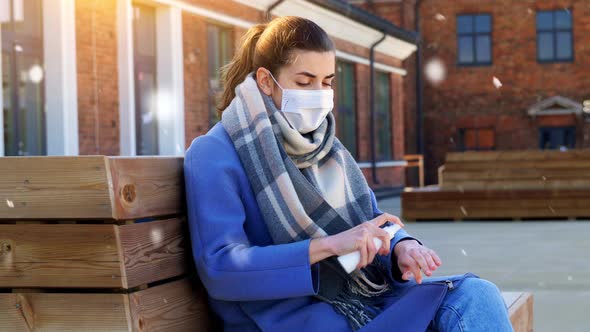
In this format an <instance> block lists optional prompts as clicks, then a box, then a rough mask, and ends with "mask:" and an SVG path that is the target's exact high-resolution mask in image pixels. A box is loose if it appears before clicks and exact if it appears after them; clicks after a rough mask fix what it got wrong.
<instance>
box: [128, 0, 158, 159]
mask: <svg viewBox="0 0 590 332" xmlns="http://www.w3.org/2000/svg"><path fill="white" fill-rule="evenodd" d="M132 8H133V11H134V14H133V15H134V16H133V17H134V18H133V19H132V34H133V41H132V42H133V80H134V82H133V86H134V88H135V89H134V91H133V94H134V98H135V110H134V112H135V151H136V152H135V153H136V155H138V156H157V155H160V137H159V136H160V135H159V131H160V123H159V122H160V121H159V118H158V116H157V115H158V112H159V109H158V106H159V105H158V100H157V95H158V92H159V90H160V89H159V86H158V51H157V50H158V37H157V29H158V20H157V8H156V7H153V6H149V5H145V4H143V3H137V2H134V3H133V4H132ZM141 8H143V10H149V11H152V12H153V26H151V27H150V29H151V30H153V31H151V33H152V34H153V36H152V37H153V40H152V43H153V46H154V49H153V54H150V55H146V54H141V53H140V51H139V43H140V42H142V39H141V38H140V36H139V29H140V28H141V27H140V26H139V24H138V23H137V22H136V19H135V11H141V10H142V9H141ZM146 68H149V69H152V70H151V73H152V74H153V80H154V92H155V95H152V96H150V98H151V100H150V101H151V107H152V108H153V111H154V113H155V114H153V115H152V116H153V120H152V121H153V124H152V125H151V128H150V129H151V131H153V132H155V134H154V135H155V138H154V142H152V143H153V149H154V151H153V152H154V153H145V154H144V153H143V152H142V150H141V144H142V138H143V134H144V130H143V117H142V116H143V114H141V107H142V106H143V103H142V98H141V97H142V94H141V93H140V89H141V84H140V78H139V74H140V73H143V69H146Z"/></svg>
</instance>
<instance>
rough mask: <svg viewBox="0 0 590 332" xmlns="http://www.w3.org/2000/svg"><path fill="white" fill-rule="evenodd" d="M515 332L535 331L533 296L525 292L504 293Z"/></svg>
mask: <svg viewBox="0 0 590 332" xmlns="http://www.w3.org/2000/svg"><path fill="white" fill-rule="evenodd" d="M502 297H503V298H504V302H505V303H506V306H507V307H508V313H509V314H510V322H511V323H512V327H513V328H514V332H532V331H533V295H532V294H530V293H524V292H503V293H502Z"/></svg>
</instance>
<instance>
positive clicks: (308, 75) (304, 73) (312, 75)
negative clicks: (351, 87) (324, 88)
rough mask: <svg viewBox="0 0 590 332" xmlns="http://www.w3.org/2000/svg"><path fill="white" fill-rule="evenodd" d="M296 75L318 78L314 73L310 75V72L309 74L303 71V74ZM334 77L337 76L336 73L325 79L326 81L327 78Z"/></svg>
mask: <svg viewBox="0 0 590 332" xmlns="http://www.w3.org/2000/svg"><path fill="white" fill-rule="evenodd" d="M296 75H304V76H307V77H311V78H316V77H317V76H316V75H314V74H312V73H310V72H307V71H302V72H299V73H297V74H296ZM334 76H336V74H335V73H332V74H330V75H328V76H326V77H324V79H326V78H332V77H334Z"/></svg>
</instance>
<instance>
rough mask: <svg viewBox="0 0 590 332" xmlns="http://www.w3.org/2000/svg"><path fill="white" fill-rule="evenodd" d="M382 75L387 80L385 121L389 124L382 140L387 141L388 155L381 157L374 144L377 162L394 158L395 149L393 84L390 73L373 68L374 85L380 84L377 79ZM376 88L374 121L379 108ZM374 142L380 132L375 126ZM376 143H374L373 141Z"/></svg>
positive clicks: (376, 140) (376, 118)
mask: <svg viewBox="0 0 590 332" xmlns="http://www.w3.org/2000/svg"><path fill="white" fill-rule="evenodd" d="M382 75H384V76H383V77H386V78H387V82H388V89H387V96H388V101H389V104H388V107H387V114H388V119H389V121H387V125H388V126H389V131H388V133H389V139H387V140H384V141H387V142H388V145H389V151H388V155H385V154H384V155H385V158H381V156H380V151H379V149H378V148H379V147H380V145H377V146H375V159H376V161H377V162H383V161H391V160H393V159H394V156H395V151H394V146H393V139H394V134H393V123H392V122H393V108H392V105H393V93H392V86H393V82H392V79H391V73H388V72H385V71H379V70H375V81H376V86H380V84H379V80H380V76H382ZM377 92H378V88H377V89H376V91H375V121H377V120H378V116H379V109H378V106H377V105H378V104H379V100H378V93H377ZM375 131H376V133H375V142H378V141H379V138H380V137H381V136H380V133H379V127H378V126H375ZM374 144H376V143H374Z"/></svg>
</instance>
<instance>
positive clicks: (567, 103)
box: [527, 96, 584, 117]
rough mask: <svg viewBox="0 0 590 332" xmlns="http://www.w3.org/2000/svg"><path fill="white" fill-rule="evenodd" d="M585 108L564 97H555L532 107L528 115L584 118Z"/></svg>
mask: <svg viewBox="0 0 590 332" xmlns="http://www.w3.org/2000/svg"><path fill="white" fill-rule="evenodd" d="M583 109H584V107H583V106H582V104H580V103H578V102H576V101H574V100H572V99H569V98H566V97H562V96H554V97H550V98H547V99H544V100H541V101H540V102H538V103H536V104H535V105H533V106H531V107H530V108H529V109H528V111H527V113H528V114H529V115H530V116H532V117H537V116H544V115H568V114H573V115H576V116H580V117H581V116H582V115H583V114H584V112H583Z"/></svg>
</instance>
